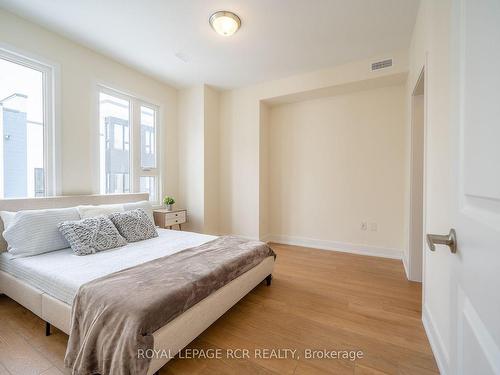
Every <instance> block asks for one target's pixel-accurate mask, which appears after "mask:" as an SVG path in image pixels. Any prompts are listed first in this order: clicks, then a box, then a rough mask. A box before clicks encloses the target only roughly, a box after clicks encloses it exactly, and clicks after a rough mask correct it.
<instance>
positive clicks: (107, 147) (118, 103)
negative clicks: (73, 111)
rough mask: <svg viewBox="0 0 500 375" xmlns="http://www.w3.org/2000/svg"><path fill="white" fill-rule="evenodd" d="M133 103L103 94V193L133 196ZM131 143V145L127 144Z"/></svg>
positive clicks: (101, 115) (100, 100) (100, 98)
mask: <svg viewBox="0 0 500 375" xmlns="http://www.w3.org/2000/svg"><path fill="white" fill-rule="evenodd" d="M130 111H131V106H130V100H129V99H128V98H123V97H121V96H117V95H112V94H109V93H105V92H100V93H99V127H100V139H101V140H100V144H101V155H100V159H101V181H102V182H104V185H101V193H103V194H110V193H129V192H130V191H131V189H130V180H129V178H124V176H125V175H129V174H130V150H129V147H128V146H127V147H125V141H126V140H128V139H130V136H129V133H130V126H129V123H130V117H131V116H130ZM127 144H128V142H127Z"/></svg>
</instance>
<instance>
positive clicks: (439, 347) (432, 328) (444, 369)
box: [422, 305, 449, 375]
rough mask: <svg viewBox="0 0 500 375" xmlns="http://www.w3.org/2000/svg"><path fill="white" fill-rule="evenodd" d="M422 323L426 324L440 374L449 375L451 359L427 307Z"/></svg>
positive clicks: (424, 309)
mask: <svg viewBox="0 0 500 375" xmlns="http://www.w3.org/2000/svg"><path fill="white" fill-rule="evenodd" d="M422 323H423V324H424V329H425V333H426V334H427V338H428V339H429V343H430V344H431V349H432V353H434V358H435V359H436V363H437V366H438V368H439V372H440V373H441V375H447V374H448V373H449V371H448V368H449V359H448V356H447V355H446V350H445V347H444V344H443V340H442V338H441V335H440V334H439V332H438V331H437V329H436V325H435V324H434V320H433V319H432V315H431V313H430V312H429V309H428V308H427V306H425V305H424V306H423V307H422Z"/></svg>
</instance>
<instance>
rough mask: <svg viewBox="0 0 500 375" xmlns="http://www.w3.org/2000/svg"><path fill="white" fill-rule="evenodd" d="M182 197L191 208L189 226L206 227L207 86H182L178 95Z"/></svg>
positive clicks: (180, 200) (180, 197) (195, 228)
mask: <svg viewBox="0 0 500 375" xmlns="http://www.w3.org/2000/svg"><path fill="white" fill-rule="evenodd" d="M177 113H178V130H177V132H178V142H179V143H178V149H179V200H178V202H177V207H182V208H187V209H188V215H189V221H188V223H187V224H186V226H185V227H186V229H188V230H193V231H200V232H201V231H203V227H204V225H205V224H204V222H205V212H204V188H205V184H204V168H205V166H204V161H205V150H204V146H205V139H204V138H205V129H204V127H205V114H204V89H203V86H199V87H194V88H189V89H185V90H179V95H178V108H177Z"/></svg>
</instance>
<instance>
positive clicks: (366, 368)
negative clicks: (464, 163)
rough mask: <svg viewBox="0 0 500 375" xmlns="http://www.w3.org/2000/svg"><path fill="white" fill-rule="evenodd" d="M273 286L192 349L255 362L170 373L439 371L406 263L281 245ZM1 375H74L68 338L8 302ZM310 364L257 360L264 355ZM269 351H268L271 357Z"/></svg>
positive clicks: (178, 362)
mask: <svg viewBox="0 0 500 375" xmlns="http://www.w3.org/2000/svg"><path fill="white" fill-rule="evenodd" d="M272 247H273V249H274V250H275V251H276V253H277V254H278V258H277V262H276V266H275V272H274V274H273V282H272V285H271V287H266V286H265V283H261V284H260V285H259V286H258V287H256V288H255V289H254V290H253V291H252V292H251V293H250V294H249V295H247V296H246V297H245V298H244V299H242V300H241V301H240V302H239V303H238V304H237V305H236V306H234V307H233V308H232V309H231V310H229V311H228V312H227V313H226V314H225V315H224V316H222V317H221V318H220V319H219V320H218V321H217V322H216V323H214V324H213V325H212V326H211V327H210V328H208V329H207V330H206V331H205V332H204V333H203V334H202V335H201V336H199V337H198V338H197V339H196V340H195V341H194V342H192V343H191V344H190V345H189V348H199V349H208V348H211V349H216V348H221V349H223V350H227V349H237V348H243V349H248V350H249V353H250V358H243V359H226V358H222V359H200V358H198V359H179V358H176V359H174V360H172V361H170V362H169V363H168V364H167V365H166V366H164V367H163V369H162V370H161V371H160V373H161V374H235V373H237V374H296V375H300V374H355V375H367V374H435V373H438V369H437V366H436V363H435V361H434V357H433V355H432V352H431V349H430V347H429V343H428V340H427V337H426V335H425V333H424V329H423V326H422V322H421V320H420V315H421V286H420V284H418V283H413V282H409V281H407V280H406V278H405V275H404V270H403V266H402V264H401V262H400V261H397V260H391V259H382V258H375V257H367V256H360V255H353V254H346V253H340V252H332V251H322V250H314V249H307V248H301V247H295V246H285V245H279V244H273V245H272ZM0 321H1V324H0V375H4V374H12V375H22V374H44V375H49V374H50V375H55V374H62V373H64V374H67V373H69V371H68V370H67V369H65V368H64V365H63V358H64V351H65V348H66V343H67V336H66V335H65V334H64V333H62V332H60V331H58V330H56V329H53V332H54V333H53V334H52V335H51V336H49V337H45V336H44V323H43V321H42V320H41V319H39V318H38V317H36V316H35V315H33V314H32V313H31V312H30V311H28V310H26V309H25V308H23V307H21V306H20V305H18V304H17V303H16V302H14V301H13V300H11V299H9V298H8V297H6V296H3V295H2V296H0ZM266 348H268V349H296V350H297V354H298V355H299V356H300V358H294V359H276V358H274V359H264V358H254V355H253V353H254V350H256V349H257V350H258V349H266ZM308 348H309V349H320V350H322V349H326V350H329V351H331V350H354V351H362V352H363V358H362V359H357V360H355V361H351V360H348V359H306V358H304V355H303V354H304V350H305V349H308ZM261 353H263V352H262V351H261Z"/></svg>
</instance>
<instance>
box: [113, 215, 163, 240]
mask: <svg viewBox="0 0 500 375" xmlns="http://www.w3.org/2000/svg"><path fill="white" fill-rule="evenodd" d="M109 218H110V219H111V221H112V222H113V224H115V226H116V228H117V229H118V231H119V232H120V234H121V235H122V236H123V237H125V239H126V240H127V241H128V242H137V241H142V240H147V239H148V238H153V237H158V232H157V231H156V228H155V225H154V224H153V222H152V221H151V219H150V218H149V216H148V214H147V213H146V211H144V210H143V209H142V208H138V209H136V210H131V211H125V212H116V213H114V214H111V215H109Z"/></svg>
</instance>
